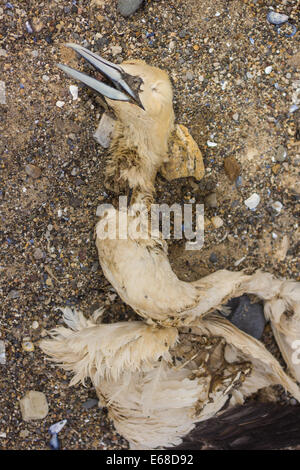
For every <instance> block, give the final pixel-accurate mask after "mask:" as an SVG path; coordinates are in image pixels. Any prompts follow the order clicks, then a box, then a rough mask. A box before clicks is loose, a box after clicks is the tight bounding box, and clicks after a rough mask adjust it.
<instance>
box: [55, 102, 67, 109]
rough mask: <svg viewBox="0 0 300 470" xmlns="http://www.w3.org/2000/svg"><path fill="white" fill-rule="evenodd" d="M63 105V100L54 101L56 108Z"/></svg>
mask: <svg viewBox="0 0 300 470" xmlns="http://www.w3.org/2000/svg"><path fill="white" fill-rule="evenodd" d="M64 105H65V102H64V101H56V106H57V107H58V108H62V107H63V106H64Z"/></svg>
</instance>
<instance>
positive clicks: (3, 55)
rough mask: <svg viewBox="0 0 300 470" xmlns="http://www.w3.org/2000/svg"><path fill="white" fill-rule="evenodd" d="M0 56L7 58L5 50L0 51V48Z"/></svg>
mask: <svg viewBox="0 0 300 470" xmlns="http://www.w3.org/2000/svg"><path fill="white" fill-rule="evenodd" d="M0 56H1V57H7V52H6V50H5V49H1V48H0Z"/></svg>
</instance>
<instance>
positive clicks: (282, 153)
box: [275, 145, 287, 162]
mask: <svg viewBox="0 0 300 470" xmlns="http://www.w3.org/2000/svg"><path fill="white" fill-rule="evenodd" d="M286 155H287V152H286V149H285V148H284V146H283V145H279V147H278V149H277V151H276V154H275V160H276V161H277V162H283V161H284V160H285V159H286Z"/></svg>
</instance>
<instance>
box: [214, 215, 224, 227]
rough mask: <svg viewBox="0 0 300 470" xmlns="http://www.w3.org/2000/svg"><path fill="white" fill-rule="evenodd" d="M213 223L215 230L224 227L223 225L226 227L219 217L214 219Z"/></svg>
mask: <svg viewBox="0 0 300 470" xmlns="http://www.w3.org/2000/svg"><path fill="white" fill-rule="evenodd" d="M211 222H212V224H213V226H214V227H215V228H220V227H222V225H224V222H223V220H222V219H221V217H219V216H218V215H216V216H215V217H212V218H211Z"/></svg>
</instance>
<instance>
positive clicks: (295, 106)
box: [0, 82, 299, 113]
mask: <svg viewBox="0 0 300 470" xmlns="http://www.w3.org/2000/svg"><path fill="white" fill-rule="evenodd" d="M0 83H1V82H0ZM0 91H1V88H0ZM0 95H1V93H0ZM0 103H1V97H0ZM298 109H299V106H298V105H297V104H292V106H290V109H289V112H290V113H294V112H295V111H298Z"/></svg>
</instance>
